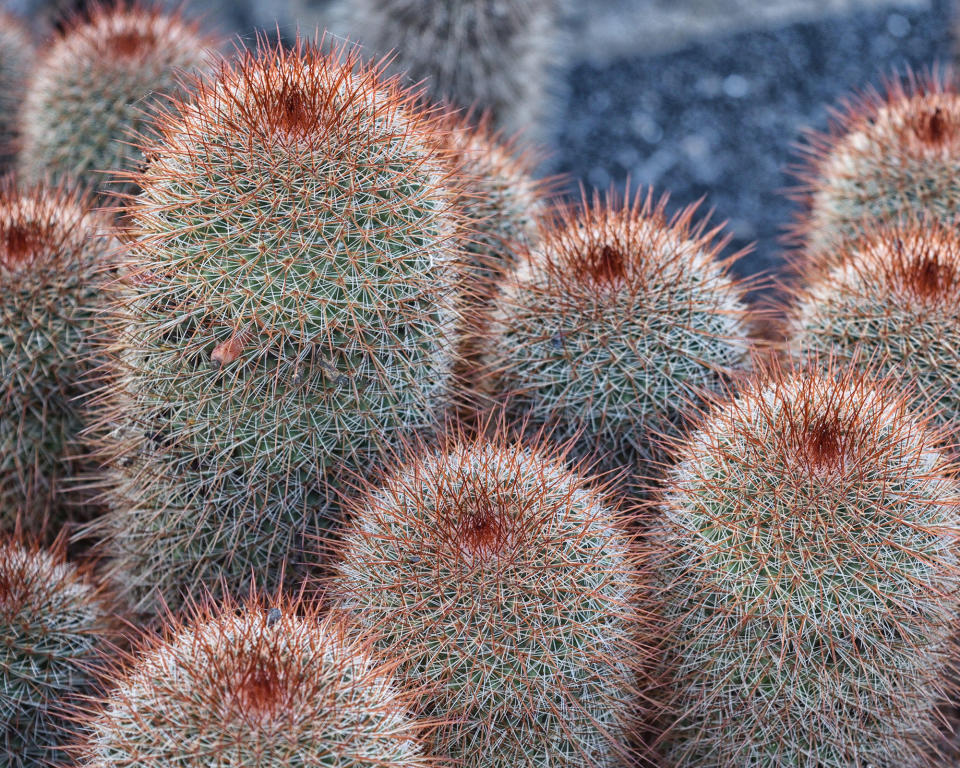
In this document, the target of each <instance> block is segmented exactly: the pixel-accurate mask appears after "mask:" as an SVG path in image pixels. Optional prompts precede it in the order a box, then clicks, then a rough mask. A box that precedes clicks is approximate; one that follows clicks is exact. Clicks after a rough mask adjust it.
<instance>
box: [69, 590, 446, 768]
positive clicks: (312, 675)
mask: <svg viewBox="0 0 960 768" xmlns="http://www.w3.org/2000/svg"><path fill="white" fill-rule="evenodd" d="M126 661H127V664H126V665H125V667H126V668H116V669H115V670H114V671H113V673H112V674H111V675H109V678H110V680H109V683H110V687H111V690H110V691H109V692H108V693H107V694H106V696H104V697H103V699H102V701H101V702H99V704H98V705H97V706H95V707H93V710H94V711H93V713H92V715H91V717H90V718H89V720H88V726H89V733H88V735H87V736H86V738H85V739H84V740H83V741H82V742H81V744H79V745H78V749H77V753H78V757H79V758H80V760H79V763H80V765H82V766H85V767H87V768H130V767H131V766H142V767H143V768H153V767H154V766H156V768H160V767H161V766H162V767H163V768H205V767H206V766H214V765H215V766H218V767H219V768H274V766H275V767H276V768H314V766H320V765H323V766H329V767H330V768H418V767H420V768H425V767H426V766H430V765H433V764H434V762H433V761H432V760H430V759H428V758H426V757H424V756H423V755H422V746H421V742H422V734H421V730H422V728H421V726H420V725H419V724H418V723H417V722H416V721H414V720H412V719H411V718H410V716H409V714H408V709H409V708H408V697H407V695H406V694H402V693H401V692H400V691H399V690H397V689H396V688H395V687H394V685H393V682H392V673H393V668H394V664H393V663H392V662H382V661H378V660H377V659H376V658H375V657H374V656H373V655H372V654H371V652H370V649H369V643H367V642H365V641H362V640H360V639H357V638H356V637H353V636H352V635H351V634H350V632H349V630H348V629H347V628H346V627H345V626H344V625H342V624H340V623H338V622H337V621H336V620H335V619H332V618H330V617H324V618H320V617H319V616H318V615H317V614H316V613H315V612H314V611H312V610H310V609H301V608H300V607H298V606H297V605H296V604H283V605H281V606H279V607H273V608H270V609H269V610H267V609H265V608H263V607H261V606H260V605H259V604H258V602H257V601H256V600H255V599H252V600H250V601H248V602H247V603H246V604H244V605H241V606H238V607H235V606H232V605H228V606H226V607H224V608H222V609H219V610H210V609H207V610H203V611H195V612H194V616H193V619H192V621H191V622H190V623H189V624H187V625H184V624H182V623H179V622H177V623H175V624H174V626H173V627H171V628H167V629H166V630H165V631H164V637H163V638H162V639H161V640H160V641H158V642H154V643H153V644H152V646H150V645H146V644H141V647H140V649H139V650H138V652H137V653H136V654H133V655H130V656H129V658H128V659H126Z"/></svg>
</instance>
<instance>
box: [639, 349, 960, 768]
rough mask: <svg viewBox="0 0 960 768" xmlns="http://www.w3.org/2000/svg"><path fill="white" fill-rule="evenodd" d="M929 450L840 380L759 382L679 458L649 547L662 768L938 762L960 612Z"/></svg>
mask: <svg viewBox="0 0 960 768" xmlns="http://www.w3.org/2000/svg"><path fill="white" fill-rule="evenodd" d="M937 446H938V441H937V436H936V435H935V433H933V432H931V431H930V430H928V428H927V427H926V426H925V425H924V423H922V422H921V421H918V420H917V418H915V417H914V416H913V415H911V413H910V412H909V410H908V409H907V408H906V407H905V405H904V402H903V401H902V399H900V398H899V397H897V396H896V395H893V394H892V393H891V391H890V390H889V389H888V388H887V387H885V386H882V385H875V384H874V383H873V382H872V381H870V380H865V379H862V378H859V377H858V374H855V373H851V372H843V371H841V370H838V369H835V368H834V367H833V366H832V365H831V364H829V363H824V364H823V371H822V372H816V373H814V372H806V371H795V372H790V373H787V374H781V375H779V376H775V377H774V378H773V379H772V380H770V381H768V382H761V383H757V384H756V385H754V386H752V387H751V388H749V389H747V390H746V391H744V392H743V393H742V394H741V395H740V396H739V397H737V398H736V399H735V400H732V401H730V402H728V403H727V404H725V405H723V406H721V407H718V408H717V409H715V410H714V411H713V412H712V413H711V414H709V415H707V416H706V417H705V418H704V419H703V422H702V424H701V425H700V428H699V430H698V431H697V432H696V433H695V434H693V435H692V437H690V438H689V440H687V441H686V442H684V443H683V444H681V445H680V446H679V448H678V450H677V452H676V457H675V458H676V459H677V462H678V463H677V465H676V466H675V467H674V468H673V469H672V470H671V471H670V473H669V476H668V479H667V481H666V484H665V489H664V491H663V495H662V499H661V505H660V508H661V518H660V520H659V521H658V522H657V523H656V524H655V525H654V527H653V531H652V534H651V546H652V548H653V550H654V551H655V552H657V553H658V554H657V556H656V558H655V560H654V565H655V571H656V572H657V576H658V580H657V581H655V582H654V583H653V585H652V588H651V591H650V594H652V595H655V598H656V601H657V610H659V611H661V612H662V613H663V617H664V619H665V621H666V625H667V626H668V627H669V630H668V631H667V632H665V633H664V637H663V647H664V648H665V649H667V652H668V653H670V654H671V656H672V659H673V662H674V664H673V668H672V673H673V676H672V685H671V686H669V688H668V690H669V691H670V692H671V695H670V696H668V697H667V701H666V710H667V712H669V713H671V715H672V716H674V718H675V722H674V723H673V724H672V727H670V728H669V729H668V731H667V736H666V738H665V740H664V741H665V744H666V747H665V752H666V764H667V765H672V766H684V767H685V768H700V767H701V766H702V767H706V766H715V767H716V768H721V766H722V767H723V768H728V767H729V766H733V765H736V766H769V767H773V766H784V767H787V766H789V768H847V767H848V766H851V765H862V766H868V765H869V766H876V768H894V767H895V766H909V767H913V766H933V765H938V764H939V763H937V762H936V759H935V756H934V754H933V753H934V752H935V749H934V747H933V744H934V743H935V741H936V739H937V726H938V724H939V722H940V720H939V717H940V716H939V715H938V712H937V705H938V702H939V701H940V700H941V699H942V698H943V697H944V695H945V693H946V692H945V690H944V689H945V688H947V687H948V683H947V680H948V675H947V669H948V665H949V664H950V663H951V660H952V659H953V658H955V653H956V650H955V647H954V637H955V631H956V622H957V619H958V618H960V604H958V591H957V588H958V570H957V568H958V563H957V543H956V541H957V540H956V535H957V532H958V528H957V520H958V516H957V507H956V504H957V501H958V495H957V489H956V487H955V485H954V483H953V481H948V480H946V479H944V477H943V474H942V473H947V472H949V471H951V467H950V466H949V465H948V463H947V462H946V460H945V459H944V457H943V455H942V454H941V453H940V452H939V450H938V447H937Z"/></svg>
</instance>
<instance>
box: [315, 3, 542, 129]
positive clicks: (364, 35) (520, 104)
mask: <svg viewBox="0 0 960 768" xmlns="http://www.w3.org/2000/svg"><path fill="white" fill-rule="evenodd" d="M557 15H558V2H557V0H446V2H435V0H339V2H338V3H337V4H336V5H335V6H334V7H333V9H332V11H331V26H332V28H333V29H334V30H335V31H336V32H337V33H338V34H342V35H344V36H346V37H348V38H350V39H353V40H359V42H361V43H362V44H363V45H364V47H365V49H366V50H367V51H368V52H369V53H371V54H377V55H381V56H385V55H387V54H390V53H391V52H392V53H393V55H394V59H393V61H392V64H391V68H392V70H393V71H395V72H397V73H404V74H405V75H406V76H407V77H408V78H409V79H410V81H411V82H421V81H422V82H423V83H424V85H425V86H426V89H427V95H428V96H429V97H430V98H431V99H433V100H434V101H437V102H444V103H449V104H452V105H453V106H455V107H459V108H462V109H467V108H473V109H475V110H477V113H480V112H488V113H489V114H490V115H491V116H492V117H493V120H494V123H495V124H496V125H497V127H499V128H501V129H503V130H505V131H506V132H507V133H510V134H514V133H517V132H520V131H524V132H529V131H530V130H531V129H535V127H536V125H537V123H538V120H539V118H540V116H541V112H542V110H543V105H544V100H545V96H546V94H547V91H548V88H549V83H548V80H549V73H550V69H551V66H552V62H553V59H554V57H555V56H556V51H554V50H553V47H554V45H555V42H556V41H555V38H556V26H557Z"/></svg>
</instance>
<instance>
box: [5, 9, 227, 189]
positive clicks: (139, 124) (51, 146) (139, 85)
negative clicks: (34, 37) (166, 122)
mask: <svg viewBox="0 0 960 768" xmlns="http://www.w3.org/2000/svg"><path fill="white" fill-rule="evenodd" d="M211 45H212V41H211V40H209V39H207V38H205V37H203V36H202V35H201V34H200V33H199V32H198V29H197V25H196V24H194V23H192V22H187V21H185V20H184V19H183V18H181V17H180V16H177V15H172V16H170V15H165V14H164V13H162V12H161V11H159V10H146V9H144V8H140V7H138V6H135V5H134V6H130V7H128V6H127V5H125V4H124V3H122V2H121V4H120V5H119V6H118V7H116V8H113V7H107V6H104V5H96V6H95V7H94V9H93V11H92V12H91V15H90V17H89V19H86V18H78V19H77V20H76V21H74V22H73V23H72V24H71V25H69V26H68V27H67V29H65V30H64V31H63V32H62V33H60V34H59V35H58V36H57V38H56V39H55V40H53V41H52V42H51V43H49V44H48V46H47V47H46V49H44V50H43V51H42V52H41V55H40V57H39V61H38V63H37V66H36V68H35V70H34V71H33V73H32V75H31V79H30V84H29V88H28V90H27V95H26V100H25V102H24V104H23V108H22V111H21V113H20V126H19V127H20V144H21V146H20V153H19V157H18V169H19V173H20V175H21V176H22V177H23V178H24V179H27V180H29V181H33V182H36V181H40V180H43V179H52V180H54V181H56V182H63V181H69V182H70V183H72V184H75V185H79V186H81V187H83V188H85V189H90V190H98V191H100V192H101V193H103V194H104V195H106V196H108V197H112V196H114V195H117V194H123V193H131V192H134V191H135V189H136V187H135V185H134V184H132V183H131V182H130V181H129V179H128V174H129V173H130V172H132V171H134V170H135V169H136V167H137V166H138V165H139V164H140V162H141V159H142V158H141V155H140V151H139V149H138V148H137V147H136V146H135V142H136V140H137V137H138V136H140V135H141V134H144V133H148V132H149V131H150V130H151V127H152V124H153V119H154V118H155V116H156V115H157V114H158V112H160V111H161V110H163V109H164V107H165V105H166V101H167V99H168V98H169V97H171V96H176V95H179V94H181V93H182V84H181V81H180V79H179V78H180V76H181V73H182V71H190V70H195V69H202V68H203V67H205V66H206V64H207V60H208V49H209V48H210V46H211Z"/></svg>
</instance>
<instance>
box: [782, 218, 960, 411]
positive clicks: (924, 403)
mask: <svg viewBox="0 0 960 768" xmlns="http://www.w3.org/2000/svg"><path fill="white" fill-rule="evenodd" d="M841 252H842V255H840V256H837V257H835V258H833V259H831V261H832V262H833V265H832V266H830V267H828V268H827V269H825V270H824V271H823V272H822V273H821V274H820V275H819V276H817V277H815V278H814V279H813V280H812V282H810V283H809V284H808V285H804V286H803V287H801V288H799V289H798V290H797V291H796V296H795V306H794V307H793V309H792V328H791V334H790V336H791V345H792V350H793V352H794V353H795V354H797V355H798V356H804V355H806V356H814V357H822V356H825V355H833V356H834V357H835V358H842V359H844V360H846V361H848V362H849V363H850V364H853V365H856V366H858V367H859V368H860V369H861V370H862V371H864V372H866V371H868V370H874V371H877V372H880V373H882V374H883V375H886V376H890V377H893V378H896V379H898V380H899V381H901V382H902V383H903V385H904V386H905V387H906V388H907V391H909V392H910V393H912V398H911V403H912V406H913V408H914V409H915V410H916V411H917V412H918V413H931V414H934V415H935V417H936V418H937V421H938V422H940V423H941V424H942V425H950V424H954V425H955V424H960V363H958V360H957V354H956V350H957V345H958V344H960V338H958V333H960V238H958V236H957V235H956V234H955V232H954V230H953V229H952V228H947V227H943V226H940V225H938V224H936V223H935V222H928V223H927V224H924V225H920V224H909V225H899V226H892V227H889V226H878V227H872V228H870V229H868V230H867V231H866V232H865V233H864V234H863V235H862V236H861V237H859V238H857V239H855V240H848V241H846V242H845V244H843V245H842V246H841Z"/></svg>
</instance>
